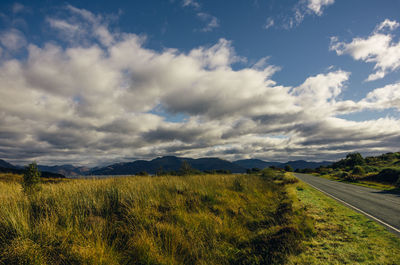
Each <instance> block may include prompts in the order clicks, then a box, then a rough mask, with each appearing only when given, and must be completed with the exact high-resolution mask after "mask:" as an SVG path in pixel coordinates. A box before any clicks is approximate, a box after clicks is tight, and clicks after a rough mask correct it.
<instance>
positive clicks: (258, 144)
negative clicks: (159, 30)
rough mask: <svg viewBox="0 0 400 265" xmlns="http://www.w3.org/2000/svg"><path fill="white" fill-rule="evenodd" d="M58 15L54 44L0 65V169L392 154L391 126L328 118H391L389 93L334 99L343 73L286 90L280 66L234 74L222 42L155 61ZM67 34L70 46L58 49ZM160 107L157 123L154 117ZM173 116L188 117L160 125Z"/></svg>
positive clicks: (99, 22) (133, 44)
mask: <svg viewBox="0 0 400 265" xmlns="http://www.w3.org/2000/svg"><path fill="white" fill-rule="evenodd" d="M63 10H64V12H67V14H68V16H67V17H58V16H57V17H51V18H47V20H46V21H47V23H48V24H49V25H50V26H51V27H52V28H53V29H54V30H55V31H56V32H61V33H62V34H61V35H56V36H58V37H61V38H60V39H57V38H54V39H52V40H50V41H49V42H48V43H45V44H43V45H40V46H39V45H36V44H34V43H27V45H26V47H27V57H26V58H23V59H21V58H4V57H1V59H0V157H2V158H4V159H9V160H10V161H14V162H20V163H24V162H26V161H29V160H32V159H35V160H37V161H39V162H40V163H50V164H51V163H60V162H66V161H68V162H69V163H83V162H85V163H91V164H98V163H103V162H110V161H116V160H121V159H124V158H128V157H135V158H153V157H154V156H157V155H179V156H192V157H201V156H220V157H223V158H226V159H239V158H244V157H249V156H251V157H257V158H262V159H270V160H287V159H305V158H307V159H317V160H321V159H331V158H337V157H338V156H340V155H341V153H342V152H349V151H354V150H359V151H365V152H373V151H376V150H378V149H379V150H391V149H392V148H394V147H400V146H399V141H398V139H399V131H400V130H399V129H400V128H399V125H398V124H400V123H399V120H396V119H394V118H383V119H379V120H371V121H365V122H355V121H347V120H345V119H344V118H338V117H337V116H338V114H346V113H351V112H354V111H360V110H363V109H384V108H399V102H398V101H399V95H398V91H399V85H398V84H393V85H390V86H386V87H383V88H377V89H376V90H374V91H372V92H370V93H369V94H368V95H366V97H365V99H363V100H360V101H359V102H353V101H350V100H341V95H342V92H343V90H344V89H346V84H347V81H348V79H349V78H350V73H348V72H345V71H342V70H337V71H332V70H329V72H327V73H323V74H317V75H315V76H310V77H308V78H306V80H304V82H302V83H301V84H299V85H297V86H295V87H289V86H285V85H282V84H278V83H277V82H275V81H274V80H273V74H274V73H275V72H276V71H278V70H280V68H279V67H277V66H274V65H271V64H269V63H268V57H265V58H261V59H260V60H259V61H258V62H257V63H255V64H254V65H252V66H251V67H245V66H243V67H242V68H240V69H234V68H233V67H232V64H234V63H235V62H239V61H245V58H242V57H240V56H238V55H237V54H236V53H235V50H234V47H233V44H232V43H231V42H230V41H228V40H226V39H220V40H219V41H218V42H217V43H215V44H214V45H209V46H201V47H197V48H193V49H192V50H190V51H188V52H181V51H179V50H176V49H164V50H162V51H156V50H153V49H149V48H147V47H146V39H145V38H144V37H141V36H138V35H135V34H130V33H123V32H116V31H114V30H112V29H111V28H110V27H109V25H108V23H107V21H106V19H104V17H103V16H100V15H95V14H93V13H91V12H89V11H87V10H84V9H77V8H76V7H72V6H67V7H66V8H64V9H63ZM75 26H78V27H75ZM389 27H390V26H389ZM385 28H387V27H386V26H385ZM100 29H101V30H100ZM96 30H100V31H103V33H104V34H99V33H98V32H97V33H96ZM65 34H72V36H79V40H78V41H76V42H73V43H71V42H66V41H65V36H66V35H65ZM107 36H109V37H107ZM107 39H108V41H107ZM160 108H161V109H163V111H164V112H165V113H164V114H163V115H159V114H157V111H156V110H157V109H160ZM175 114H179V115H183V116H184V117H186V118H185V119H178V120H176V121H174V122H172V121H170V120H168V118H166V116H167V117H168V115H175ZM360 149H361V150H360Z"/></svg>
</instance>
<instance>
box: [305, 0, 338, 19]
mask: <svg viewBox="0 0 400 265" xmlns="http://www.w3.org/2000/svg"><path fill="white" fill-rule="evenodd" d="M333 3H335V0H308V1H307V8H308V9H309V10H311V11H312V12H314V13H315V14H316V15H318V16H321V15H322V13H323V9H324V8H325V7H327V6H329V5H332V4H333Z"/></svg>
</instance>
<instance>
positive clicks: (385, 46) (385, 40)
mask: <svg viewBox="0 0 400 265" xmlns="http://www.w3.org/2000/svg"><path fill="white" fill-rule="evenodd" d="M397 27H398V23H397V22H396V21H389V20H385V21H383V22H382V23H381V24H379V25H378V26H377V27H376V30H375V31H374V32H373V33H372V34H371V35H370V36H369V37H367V38H354V39H353V40H352V41H351V42H350V43H346V42H340V41H338V39H337V38H336V37H334V38H332V39H331V46H330V49H331V50H333V51H336V53H337V54H338V55H343V54H349V55H350V56H351V57H353V59H355V60H361V61H364V62H367V63H374V64H375V65H374V69H375V70H376V72H375V73H373V74H370V75H369V76H368V78H367V79H366V81H373V80H377V79H381V78H383V77H385V75H386V74H387V73H390V72H393V71H396V70H397V69H399V68H400V41H399V42H395V41H394V40H393V35H391V34H390V33H388V34H384V33H382V32H381V31H382V30H383V29H385V28H389V29H390V30H394V29H395V28H397Z"/></svg>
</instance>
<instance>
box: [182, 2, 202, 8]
mask: <svg viewBox="0 0 400 265" xmlns="http://www.w3.org/2000/svg"><path fill="white" fill-rule="evenodd" d="M182 5H183V6H184V7H186V6H191V7H194V8H199V7H200V4H199V3H198V2H197V1H196V0H183V2H182Z"/></svg>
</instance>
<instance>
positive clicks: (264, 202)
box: [0, 175, 312, 264]
mask: <svg viewBox="0 0 400 265" xmlns="http://www.w3.org/2000/svg"><path fill="white" fill-rule="evenodd" d="M290 185H291V184H290V181H286V182H285V181H282V180H277V179H272V178H262V177H260V176H256V175H243V176H236V175H196V176H185V177H172V176H168V177H121V178H115V179H111V178H110V179H80V180H74V181H67V182H65V181H63V182H59V183H45V184H42V185H41V186H42V187H41V189H40V191H38V192H37V193H36V194H32V195H30V196H26V195H24V193H23V192H22V189H21V185H20V184H19V183H18V182H15V181H14V182H13V181H0V264H232V263H236V264H265V263H272V264H273V263H276V264H280V263H283V262H285V260H286V257H287V255H289V254H291V253H296V252H298V251H300V250H301V240H302V238H303V237H304V236H306V235H307V234H310V233H312V224H311V223H310V220H309V219H308V218H307V217H306V216H305V215H304V211H303V209H302V208H301V205H298V204H297V203H296V198H295V196H294V195H293V194H294V193H293V192H292V191H291V188H290Z"/></svg>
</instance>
